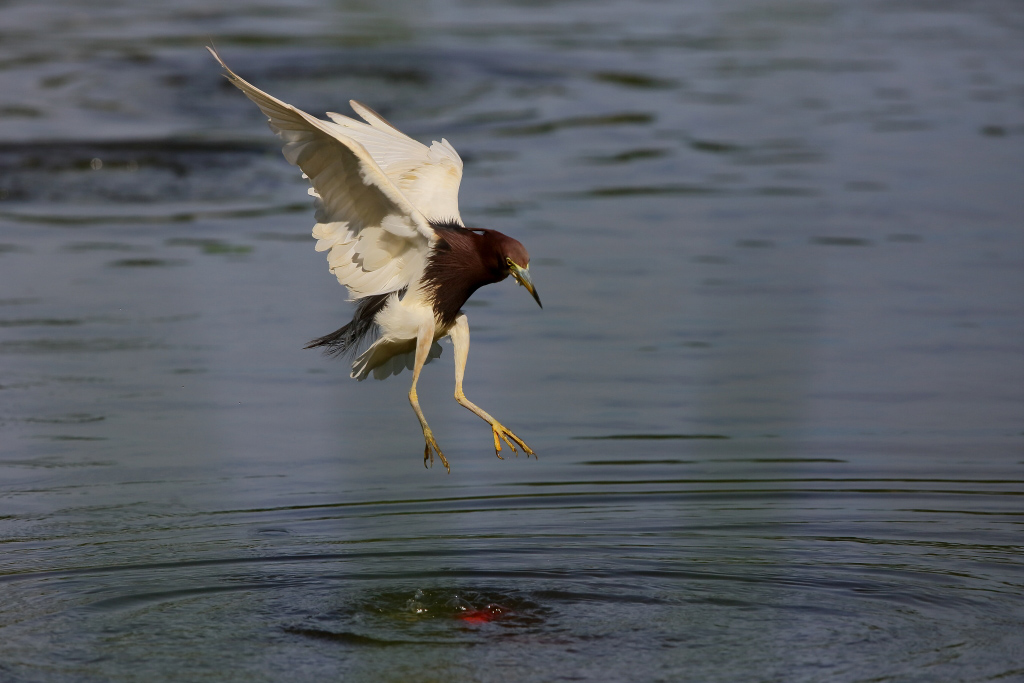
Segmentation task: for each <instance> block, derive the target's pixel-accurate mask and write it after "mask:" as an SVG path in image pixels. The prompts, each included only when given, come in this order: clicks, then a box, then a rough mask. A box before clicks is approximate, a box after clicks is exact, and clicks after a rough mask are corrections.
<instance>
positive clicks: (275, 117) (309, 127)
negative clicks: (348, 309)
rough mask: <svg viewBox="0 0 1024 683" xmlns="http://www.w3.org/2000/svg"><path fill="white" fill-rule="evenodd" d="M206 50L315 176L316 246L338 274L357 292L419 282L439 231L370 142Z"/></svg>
mask: <svg viewBox="0 0 1024 683" xmlns="http://www.w3.org/2000/svg"><path fill="white" fill-rule="evenodd" d="M207 49H209V50H210V53H211V54H212V55H213V56H214V58H215V59H216V60H217V61H218V62H220V65H221V66H222V67H224V70H225V71H226V72H227V77H228V79H229V80H230V81H231V82H232V83H233V84H234V85H235V86H236V87H237V88H239V89H240V90H241V91H242V92H243V93H245V95H246V96H247V97H248V98H249V99H251V100H252V101H253V102H255V103H256V105H257V106H258V107H259V108H260V109H261V110H262V111H263V113H264V114H266V116H267V118H268V120H269V124H270V128H271V129H272V130H273V131H274V132H275V133H276V134H277V135H278V136H279V137H280V138H281V139H282V140H284V142H285V144H284V149H283V152H284V156H285V158H286V159H287V160H288V161H289V162H290V163H292V164H295V165H296V166H298V167H299V168H300V169H302V172H303V175H304V176H305V177H307V178H308V179H309V182H310V184H311V185H312V188H310V195H311V196H313V198H314V205H315V209H316V212H315V216H316V221H317V224H316V226H315V227H314V228H313V237H315V238H316V239H317V244H316V249H317V251H327V252H328V257H327V260H328V265H329V266H330V269H331V272H332V273H334V275H335V276H336V277H337V278H338V281H339V282H341V284H343V285H345V286H346V287H348V290H349V294H350V295H351V297H352V298H354V299H358V298H362V297H365V296H371V295H375V294H384V293H387V292H392V291H395V290H398V289H401V288H403V287H407V286H409V285H410V284H411V283H413V282H415V281H416V280H418V279H419V278H420V276H421V275H422V273H423V269H424V267H425V266H426V259H427V255H428V254H429V251H430V248H431V244H432V243H433V241H434V239H435V237H436V236H435V234H434V230H433V228H431V227H430V224H429V222H428V221H427V219H426V217H425V216H424V215H423V213H422V212H421V211H420V210H419V209H417V208H416V206H415V205H414V204H413V203H412V202H411V201H410V199H409V198H408V197H407V196H406V195H405V193H403V192H402V191H401V189H399V187H397V186H396V184H395V183H394V182H393V181H392V180H391V178H390V177H389V176H388V174H386V173H385V172H384V171H383V170H382V169H381V167H380V165H379V164H378V163H377V162H376V161H375V160H374V158H373V156H372V155H371V154H370V152H369V151H367V149H366V147H365V146H364V144H363V142H362V141H360V140H358V139H356V138H355V137H353V136H351V135H348V134H347V133H348V132H349V131H348V129H346V128H344V127H342V126H338V125H337V124H333V123H331V122H328V121H321V120H320V119H317V118H315V117H313V116H310V115H309V114H307V113H306V112H304V111H302V110H300V109H297V108H296V107H293V106H291V105H290V104H286V103H285V102H282V101H281V100H278V99H277V98H275V97H272V96H271V95H268V94H267V93H265V92H263V91H262V90H259V89H258V88H256V87H254V86H253V85H251V84H250V83H248V82H246V81H245V80H243V79H242V78H240V77H239V76H238V75H237V74H235V73H234V72H233V71H231V69H229V68H228V66H227V65H226V64H225V63H224V61H223V60H222V59H221V58H220V56H219V55H218V54H217V52H216V51H215V50H213V49H212V48H207ZM381 120H383V119H381ZM359 125H361V126H364V127H366V128H368V129H372V127H371V126H369V125H368V124H359ZM371 144H372V142H371ZM416 144H419V143H416Z"/></svg>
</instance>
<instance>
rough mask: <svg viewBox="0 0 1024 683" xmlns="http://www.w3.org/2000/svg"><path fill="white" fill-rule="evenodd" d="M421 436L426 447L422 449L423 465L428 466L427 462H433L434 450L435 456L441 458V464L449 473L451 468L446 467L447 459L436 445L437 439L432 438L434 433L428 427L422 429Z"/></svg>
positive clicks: (431, 463)
mask: <svg viewBox="0 0 1024 683" xmlns="http://www.w3.org/2000/svg"><path fill="white" fill-rule="evenodd" d="M423 438H424V439H425V440H426V442H427V445H426V447H425V448H424V449H423V466H424V467H428V463H429V464H430V465H433V464H434V452H435V451H436V452H437V457H439V458H440V459H441V464H442V465H444V469H445V471H447V472H448V474H451V473H452V468H451V467H448V460H447V459H446V458H445V457H444V453H442V452H441V449H440V448H438V447H437V441H435V440H434V434H433V432H431V431H430V429H429V428H428V429H425V430H424V431H423ZM431 449H433V450H431Z"/></svg>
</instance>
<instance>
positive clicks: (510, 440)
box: [491, 421, 537, 460]
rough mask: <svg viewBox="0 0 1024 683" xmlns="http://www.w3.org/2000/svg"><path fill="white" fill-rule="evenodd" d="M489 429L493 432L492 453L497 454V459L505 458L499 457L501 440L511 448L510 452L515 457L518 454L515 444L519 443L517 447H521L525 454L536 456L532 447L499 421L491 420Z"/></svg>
mask: <svg viewBox="0 0 1024 683" xmlns="http://www.w3.org/2000/svg"><path fill="white" fill-rule="evenodd" d="M491 431H492V432H493V433H494V454H495V455H496V456H498V459H499V460H504V459H505V458H502V457H501V442H502V441H504V442H505V443H507V444H508V447H509V448H511V449H512V452H513V453H515V454H516V457H518V456H519V451H517V450H516V444H519V447H520V448H522V449H523V452H524V453H526V454H527V455H532V456H533V457H534V458H536V457H537V454H536V453H534V452H533V449H531V448H530V447H529V446H527V445H526V442H525V441H523V440H522V439H520V438H519V437H518V436H516V435H515V434H513V433H512V431H511V430H510V429H509V428H508V427H506V426H505V425H503V424H501V423H500V422H497V421H495V422H492V423H491Z"/></svg>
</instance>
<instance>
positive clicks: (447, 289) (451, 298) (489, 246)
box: [424, 223, 540, 324]
mask: <svg viewBox="0 0 1024 683" xmlns="http://www.w3.org/2000/svg"><path fill="white" fill-rule="evenodd" d="M431 227H433V228H434V230H435V231H436V232H437V237H438V239H437V241H436V243H435V244H434V248H433V250H432V251H431V254H430V257H429V258H428V260H427V268H426V272H425V273H424V281H425V282H424V285H425V287H426V289H427V291H428V292H429V294H430V297H431V299H432V300H433V305H434V311H435V313H436V314H437V317H438V319H439V320H441V321H442V322H443V323H444V324H451V323H453V322H454V321H455V318H456V316H458V314H459V310H460V309H461V308H462V305H463V304H464V303H466V300H467V299H468V298H469V297H470V296H471V295H472V294H473V292H475V291H476V290H477V289H479V288H480V287H483V286H484V285H488V284H491V283H493V282H501V281H502V280H504V279H505V278H507V277H508V276H509V275H511V276H512V277H513V278H515V280H516V282H518V283H519V284H521V285H522V286H524V287H526V289H527V291H529V292H530V294H532V295H533V298H534V300H535V301H536V302H537V304H538V305H539V304H540V297H539V296H537V290H536V289H535V288H534V286H533V279H532V278H531V277H530V255H529V254H528V253H526V248H525V247H523V245H522V244H520V243H519V241H518V240H515V239H512V238H511V237H509V236H508V235H504V234H502V233H500V232H498V231H497V230H486V229H484V228H465V227H463V226H461V225H458V224H456V223H433V224H431Z"/></svg>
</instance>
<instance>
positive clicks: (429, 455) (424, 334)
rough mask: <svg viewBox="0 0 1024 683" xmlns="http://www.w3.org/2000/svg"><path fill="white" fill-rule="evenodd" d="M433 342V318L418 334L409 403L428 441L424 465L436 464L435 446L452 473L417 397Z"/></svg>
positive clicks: (443, 462) (438, 454)
mask: <svg viewBox="0 0 1024 683" xmlns="http://www.w3.org/2000/svg"><path fill="white" fill-rule="evenodd" d="M433 343H434V321H433V319H431V321H430V323H429V324H427V325H424V326H422V327H421V328H420V329H419V333H418V334H417V335H416V360H415V364H414V365H413V368H412V387H410V388H409V403H411V404H412V409H413V410H415V411H416V417H418V418H419V420H420V427H421V428H422V429H423V438H424V439H425V440H426V442H427V444H426V447H425V448H424V449H423V466H424V467H426V466H427V462H428V461H429V462H430V464H431V465H433V464H434V452H433V451H431V448H433V450H434V451H436V452H437V457H439V458H441V464H442V465H444V468H445V470H446V471H447V472H448V473H449V474H451V471H452V469H451V468H450V467H448V461H447V460H446V459H445V457H444V453H442V452H441V449H440V448H438V447H437V441H435V440H434V433H433V432H432V431H430V425H428V424H427V418H425V417H423V411H422V410H420V402H419V400H418V399H417V397H416V382H418V381H419V379H420V370H422V369H423V364H424V363H426V362H427V355H428V354H429V353H430V345H431V344H433Z"/></svg>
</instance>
